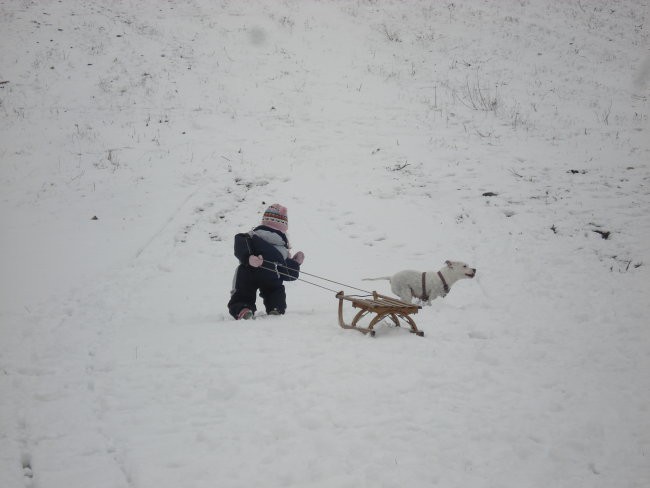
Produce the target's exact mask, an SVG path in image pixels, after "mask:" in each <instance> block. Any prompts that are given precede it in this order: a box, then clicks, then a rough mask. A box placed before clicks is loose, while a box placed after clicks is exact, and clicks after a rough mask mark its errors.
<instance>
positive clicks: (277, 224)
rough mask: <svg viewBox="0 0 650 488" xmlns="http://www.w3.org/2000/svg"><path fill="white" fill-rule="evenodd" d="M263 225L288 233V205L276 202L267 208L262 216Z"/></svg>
mask: <svg viewBox="0 0 650 488" xmlns="http://www.w3.org/2000/svg"><path fill="white" fill-rule="evenodd" d="M262 225H266V226H267V227H270V228H271V229H275V230H279V231H280V232H283V233H286V232H287V230H289V219H288V218H287V207H283V206H282V205H280V204H278V203H274V204H273V205H271V206H270V207H269V208H267V209H266V211H265V212H264V215H263V216H262Z"/></svg>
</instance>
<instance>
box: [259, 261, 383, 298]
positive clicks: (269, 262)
mask: <svg viewBox="0 0 650 488" xmlns="http://www.w3.org/2000/svg"><path fill="white" fill-rule="evenodd" d="M267 263H268V264H270V265H272V266H273V267H272V268H267V267H265V266H264V265H265V264H267ZM278 267H282V268H286V269H289V267H288V266H286V265H284V264H280V263H276V262H273V261H267V260H264V263H263V264H262V266H260V268H262V269H265V270H267V271H273V272H275V273H276V274H278V275H282V276H287V277H289V278H293V276H291V275H290V274H288V273H283V272H282V271H280V270H279V269H278ZM300 274H304V275H307V276H311V277H312V278H317V279H319V280H323V281H328V282H330V283H334V284H335V285H341V286H343V287H346V288H351V289H353V290H357V291H361V292H363V293H366V294H368V295H372V292H371V291H368V290H362V289H361V288H355V287H354V286H351V285H346V284H345V283H339V282H338V281H334V280H330V279H328V278H323V277H322V276H318V275H315V274H311V273H306V272H305V271H300ZM296 279H297V280H298V281H302V282H304V283H307V284H309V285H313V286H317V287H318V288H322V289H323V290H327V291H331V292H334V293H338V292H339V290H333V289H331V288H328V287H326V286H323V285H319V284H317V283H313V282H311V281H307V280H303V279H302V278H296Z"/></svg>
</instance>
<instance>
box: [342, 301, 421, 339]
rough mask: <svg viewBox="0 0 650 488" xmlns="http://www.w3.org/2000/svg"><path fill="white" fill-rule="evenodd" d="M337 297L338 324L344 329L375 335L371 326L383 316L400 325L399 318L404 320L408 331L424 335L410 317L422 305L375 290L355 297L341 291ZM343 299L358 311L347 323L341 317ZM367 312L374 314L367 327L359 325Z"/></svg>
mask: <svg viewBox="0 0 650 488" xmlns="http://www.w3.org/2000/svg"><path fill="white" fill-rule="evenodd" d="M336 298H338V299H339V325H340V326H341V327H343V328H344V329H352V330H358V331H359V332H361V333H363V334H370V335H371V336H374V335H375V331H374V329H373V327H374V326H375V325H377V324H378V323H379V322H381V321H382V320H383V319H385V318H389V319H391V320H392V321H393V323H394V324H395V325H396V326H397V327H400V320H401V321H403V322H406V323H407V324H408V325H409V327H410V332H411V333H413V334H416V335H419V336H420V337H422V336H424V332H422V331H421V330H420V329H418V327H417V325H415V321H414V320H413V319H412V318H411V314H416V313H418V310H419V309H420V308H422V307H420V306H419V305H413V304H411V303H406V302H403V301H401V300H398V299H396V298H391V297H387V296H385V295H380V294H379V293H377V292H376V291H373V292H372V296H369V297H356V296H352V295H345V294H344V293H343V292H342V291H340V292H338V293H337V294H336ZM343 300H347V301H349V302H352V307H353V308H358V309H359V311H358V312H357V314H356V315H355V316H354V318H353V319H352V322H351V323H350V324H349V325H348V324H346V323H345V320H344V319H343ZM368 314H375V316H374V317H373V318H372V320H371V321H370V323H369V324H368V326H367V327H359V326H358V323H359V320H361V319H362V318H363V317H365V316H366V315H368Z"/></svg>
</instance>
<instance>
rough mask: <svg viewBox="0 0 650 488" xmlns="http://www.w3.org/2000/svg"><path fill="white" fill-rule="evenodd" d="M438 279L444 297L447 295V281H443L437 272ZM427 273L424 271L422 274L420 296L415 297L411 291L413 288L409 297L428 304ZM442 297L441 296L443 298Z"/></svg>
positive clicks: (443, 278) (442, 277)
mask: <svg viewBox="0 0 650 488" xmlns="http://www.w3.org/2000/svg"><path fill="white" fill-rule="evenodd" d="M438 278H440V281H442V286H443V289H444V290H445V295H447V293H449V285H448V284H447V281H446V280H445V277H444V276H442V273H441V272H440V271H438ZM426 280H427V273H426V271H425V272H424V273H422V295H421V296H417V295H416V294H415V292H414V291H413V288H411V295H413V296H414V297H415V298H419V299H420V300H422V301H423V302H428V301H429V294H428V293H427V281H426ZM445 295H443V296H445Z"/></svg>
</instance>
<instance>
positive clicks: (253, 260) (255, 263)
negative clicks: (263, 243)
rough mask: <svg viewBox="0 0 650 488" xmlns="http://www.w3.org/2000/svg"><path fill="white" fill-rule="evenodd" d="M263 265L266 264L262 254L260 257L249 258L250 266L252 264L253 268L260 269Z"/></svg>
mask: <svg viewBox="0 0 650 488" xmlns="http://www.w3.org/2000/svg"><path fill="white" fill-rule="evenodd" d="M262 263H264V258H263V257H262V255H261V254H260V255H259V256H249V258H248V264H250V265H251V266H252V267H253V268H259V267H260V266H262Z"/></svg>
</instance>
